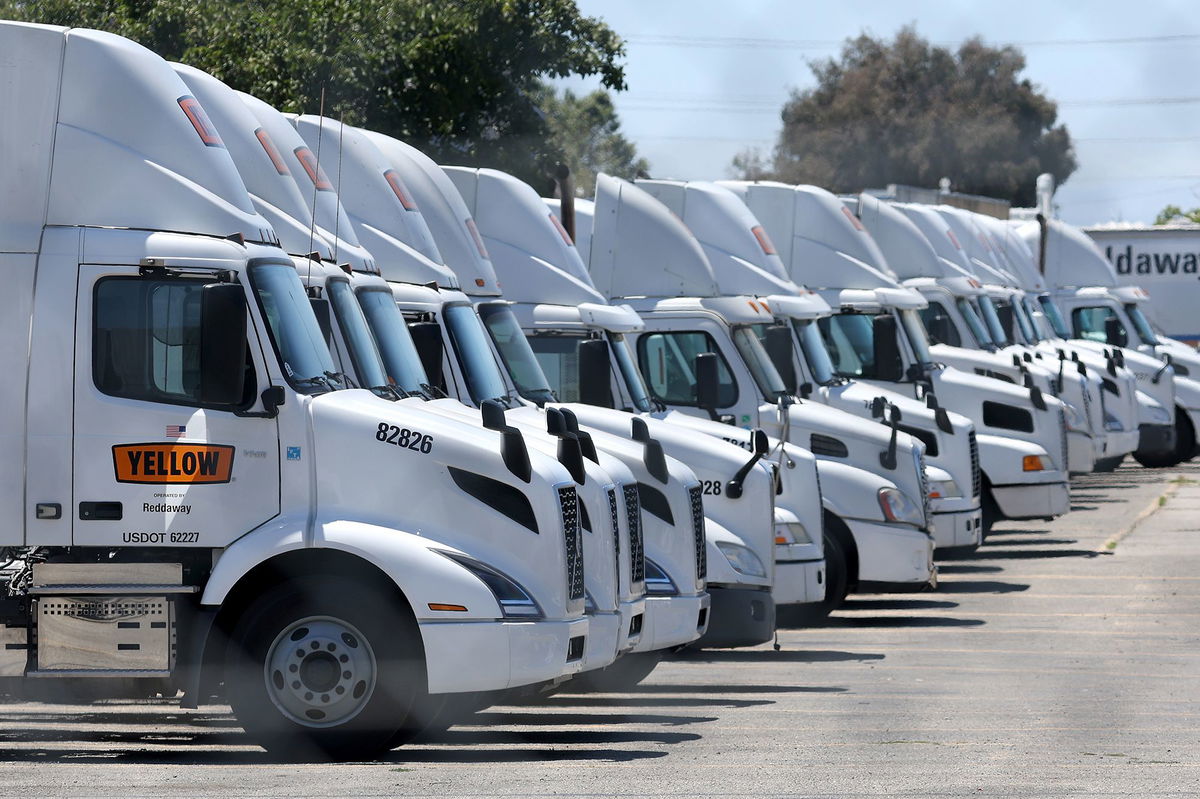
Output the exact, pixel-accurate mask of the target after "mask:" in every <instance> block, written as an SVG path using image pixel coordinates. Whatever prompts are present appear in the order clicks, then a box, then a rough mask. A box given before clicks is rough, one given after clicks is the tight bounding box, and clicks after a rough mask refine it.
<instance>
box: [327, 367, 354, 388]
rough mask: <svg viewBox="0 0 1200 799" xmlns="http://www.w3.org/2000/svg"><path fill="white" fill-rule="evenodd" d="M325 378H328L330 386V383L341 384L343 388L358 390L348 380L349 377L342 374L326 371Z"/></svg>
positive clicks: (352, 382) (351, 381)
mask: <svg viewBox="0 0 1200 799" xmlns="http://www.w3.org/2000/svg"><path fill="white" fill-rule="evenodd" d="M325 377H326V378H328V380H329V382H330V383H331V384H332V383H341V384H342V386H344V387H346V388H358V385H357V384H356V383H355V382H354V381H353V380H351V379H350V377H349V375H346V374H344V373H342V372H328V371H327V372H325Z"/></svg>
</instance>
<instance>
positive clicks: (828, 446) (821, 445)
mask: <svg viewBox="0 0 1200 799" xmlns="http://www.w3.org/2000/svg"><path fill="white" fill-rule="evenodd" d="M808 448H809V449H810V450H812V454H814V455H816V456H818V457H820V456H822V455H823V456H825V457H827V458H845V457H846V456H848V455H849V454H850V450H848V449H846V445H845V444H843V443H842V442H841V441H840V440H838V439H836V438H834V437H833V436H826V435H821V434H820V433H813V434H812V438H811V439H809V446H808Z"/></svg>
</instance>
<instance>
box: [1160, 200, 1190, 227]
mask: <svg viewBox="0 0 1200 799" xmlns="http://www.w3.org/2000/svg"><path fill="white" fill-rule="evenodd" d="M1154 224H1156V225H1179V224H1193V225H1200V208H1193V209H1192V210H1190V211H1185V210H1183V209H1182V208H1180V207H1179V206H1178V205H1168V206H1167V207H1166V208H1164V209H1162V210H1161V211H1159V212H1158V216H1156V217H1155V218H1154Z"/></svg>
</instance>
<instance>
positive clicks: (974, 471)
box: [967, 430, 983, 497]
mask: <svg viewBox="0 0 1200 799" xmlns="http://www.w3.org/2000/svg"><path fill="white" fill-rule="evenodd" d="M967 443H968V444H970V445H971V496H972V497H977V496H979V492H980V490H981V489H982V487H983V486H982V480H981V474H980V471H979V442H978V441H976V440H975V431H974V430H972V431H971V432H969V433H967Z"/></svg>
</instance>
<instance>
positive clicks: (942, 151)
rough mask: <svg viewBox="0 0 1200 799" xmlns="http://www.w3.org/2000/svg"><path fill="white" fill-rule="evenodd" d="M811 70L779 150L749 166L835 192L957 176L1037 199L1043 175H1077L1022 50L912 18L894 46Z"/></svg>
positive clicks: (1063, 132) (745, 169)
mask: <svg viewBox="0 0 1200 799" xmlns="http://www.w3.org/2000/svg"><path fill="white" fill-rule="evenodd" d="M810 68H811V69H812V71H813V74H814V76H815V78H816V81H817V85H816V87H815V88H812V89H807V90H804V91H793V92H792V95H791V97H790V98H789V99H788V101H787V103H786V104H785V105H784V107H783V110H782V114H781V116H782V121H783V129H782V131H781V133H780V135H779V139H778V143H777V144H776V147H775V150H774V153H773V158H771V159H770V162H769V163H767V162H765V160H764V159H763V158H762V157H761V156H759V155H757V154H755V153H754V152H752V151H751V152H746V153H743V154H742V155H741V156H739V159H738V160H737V161H735V164H734V169H735V170H737V171H738V172H739V173H740V174H747V173H750V172H753V171H755V169H756V168H757V170H758V171H759V172H761V173H765V174H758V175H754V176H755V177H768V176H769V177H774V178H776V179H778V180H783V181H786V182H789V183H815V184H818V185H821V186H824V187H826V188H829V189H831V190H834V191H856V190H859V189H863V188H867V187H871V186H883V185H885V184H887V183H905V184H912V185H917V186H929V187H932V186H936V185H937V182H938V180H939V179H940V178H942V177H949V178H950V179H951V181H952V182H953V185H954V188H955V189H956V190H958V191H964V192H969V193H974V194H984V195H989V196H992V197H1000V198H1004V199H1008V200H1010V201H1012V202H1014V203H1017V204H1021V205H1031V204H1032V203H1033V201H1034V184H1035V181H1036V178H1037V175H1038V174H1039V173H1041V172H1050V173H1051V174H1053V175H1054V178H1055V181H1056V183H1058V184H1060V185H1061V184H1062V183H1063V182H1064V181H1065V180H1066V179H1067V177H1068V176H1069V175H1070V174H1071V173H1072V172H1074V171H1075V167H1076V163H1075V156H1074V153H1073V151H1072V146H1071V137H1070V135H1069V134H1068V132H1067V129H1066V127H1065V126H1063V125H1056V124H1055V123H1056V121H1057V113H1058V111H1057V106H1056V104H1055V103H1054V102H1053V101H1051V100H1050V99H1048V98H1047V97H1045V96H1044V95H1043V94H1041V93H1040V92H1039V91H1038V90H1037V88H1036V87H1035V86H1034V85H1033V84H1032V83H1030V82H1029V80H1027V79H1023V78H1022V77H1021V72H1022V71H1023V70H1024V69H1025V57H1024V56H1023V55H1022V54H1021V52H1020V51H1019V50H1017V49H1015V48H1013V47H989V46H988V45H985V44H984V43H983V42H982V41H981V40H980V39H978V38H972V39H968V40H967V41H965V42H964V43H963V44H962V45H961V46H959V48H958V50H957V51H956V52H951V51H950V50H949V49H946V48H944V47H937V46H934V45H931V44H930V43H929V42H928V41H927V40H925V39H923V38H921V37H920V36H919V35H918V34H917V32H916V31H915V30H914V29H913V28H912V27H911V26H910V27H905V28H902V29H901V30H900V31H899V33H898V34H897V35H896V37H895V39H894V40H892V41H890V42H889V41H882V40H879V39H874V38H871V37H870V36H866V35H863V36H859V37H858V38H856V39H852V40H849V41H847V42H846V44H845V46H844V47H843V48H842V52H841V55H840V57H838V58H837V59H828V60H826V61H823V62H819V63H815V64H811V65H810Z"/></svg>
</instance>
